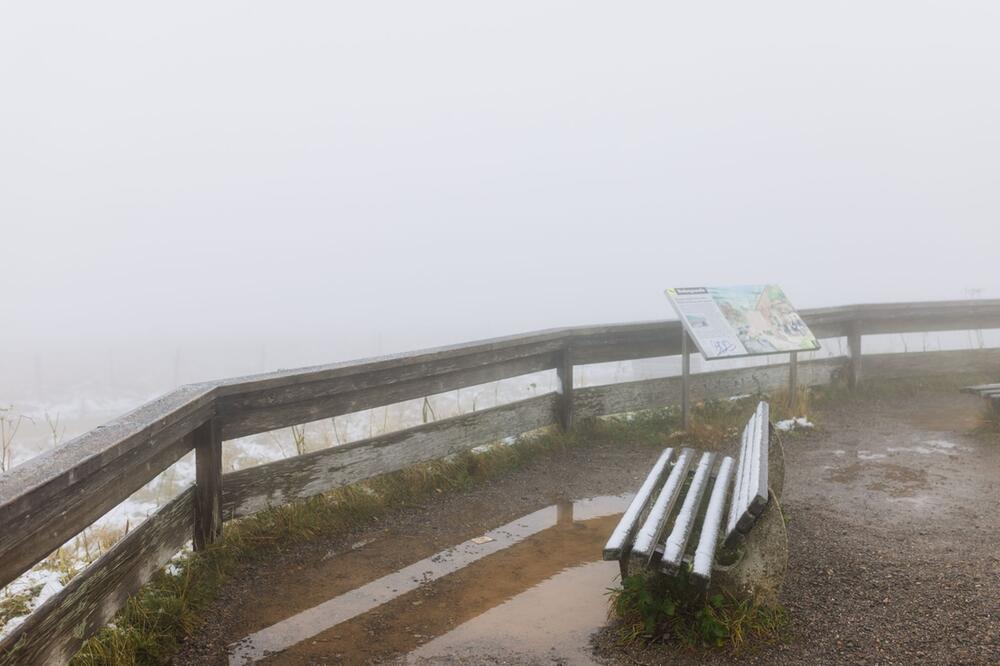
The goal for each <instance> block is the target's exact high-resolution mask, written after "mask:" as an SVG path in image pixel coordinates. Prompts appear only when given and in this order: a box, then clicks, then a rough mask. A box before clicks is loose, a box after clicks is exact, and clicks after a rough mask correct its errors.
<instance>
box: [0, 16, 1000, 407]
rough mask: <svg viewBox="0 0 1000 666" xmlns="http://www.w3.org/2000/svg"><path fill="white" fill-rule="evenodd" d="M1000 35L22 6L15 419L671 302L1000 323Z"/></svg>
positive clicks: (695, 21) (856, 24) (774, 22)
mask: <svg viewBox="0 0 1000 666" xmlns="http://www.w3.org/2000/svg"><path fill="white" fill-rule="evenodd" d="M998 19H1000V8H998V7H997V6H996V4H995V3H991V2H966V3H961V4H960V5H955V4H954V3H941V2H902V1H898V2H883V3H874V4H873V3H863V2H848V3H836V4H830V5H817V4H815V3H809V4H803V3H795V2H781V3H754V4H752V5H745V4H739V3H630V4H626V5H620V4H615V5H612V4H608V3H598V2H547V3H537V2H506V3H495V4H491V5H486V4H482V3H466V2H424V3H401V2H400V3H392V2H367V3H353V4H348V3H335V4H330V3H309V2H302V3H293V4H288V3H278V4H274V3H246V2H217V3H208V4H206V3H192V2H174V3H169V4H164V5H159V6H153V5H148V4H136V3H127V2H119V3H111V2H96V3H68V2H67V3H31V4H24V3H20V4H17V5H8V6H7V7H5V8H4V9H3V10H2V18H0V96H2V104H0V146H2V149H0V225H2V229H0V231H2V233H0V243H2V247H3V251H2V261H0V277H2V285H3V292H2V294H3V307H2V310H0V312H2V313H3V316H2V326H0V340H2V344H0V405H8V404H16V403H19V402H23V401H25V400H31V401H36V402H38V401H41V402H49V403H55V402H57V401H59V400H65V399H66V396H67V395H70V396H79V395H84V394H86V395H98V394H100V395H103V396H106V397H108V399H109V400H113V399H116V398H121V399H122V400H123V402H122V406H123V407H124V406H128V405H132V404H135V403H136V402H137V401H139V400H141V399H145V398H146V397H149V396H150V395H155V394H156V393H157V392H160V391H163V390H168V389H170V388H172V387H173V386H176V385H177V384H180V383H184V382H189V381H195V380H203V379H210V378H214V377H219V376H226V375H233V374H243V373H249V372H258V371H261V370H266V369H273V368H277V367H292V366H297V365H304V364H312V363H322V362H328V361H336V360H344V359H349V358H354V357H360V356H368V355H374V354H380V353H386V352H392V351H401V350H407V349H414V348H419V347H425V346H433V345H439V344H445V343H449V342H456V341H463V340H470V339H476V338H483V337H490V336H496V335H503V334H507V333H515V332H521V331H526V330H532V329H539V328H547V327H554V326H562V325H571V324H585V323H598V322H617V321H631V320H647V319H658V318H672V317H673V313H672V312H671V310H670V309H669V306H668V303H667V300H666V299H665V297H664V296H663V289H664V288H665V287H667V286H672V285H698V284H741V283H759V282H776V283H779V284H781V285H783V286H784V288H785V290H786V292H787V293H788V295H789V297H790V298H791V299H792V301H793V302H794V303H795V304H796V305H798V306H800V307H808V306H818V305H828V304H829V305H835V304H846V303H856V302H878V301H892V300H930V299H957V298H965V297H969V296H972V297H998V296H1000V278H998V277H997V272H996V252H997V248H998V247H1000V242H998V241H1000V232H998V231H997V213H998V211H1000V189H998V188H997V187H996V174H997V172H998V166H1000V165H998V164H997V160H998V159H1000V158H998V156H1000V131H998V125H997V122H996V118H997V117H998V111H1000V95H998V92H997V91H998V90H1000V87H998V85H997V83H998V78H1000V76H998V75H1000V43H998V42H997V40H996V35H997V34H998V32H1000V20H998ZM53 410H55V408H53ZM111 411H113V410H111Z"/></svg>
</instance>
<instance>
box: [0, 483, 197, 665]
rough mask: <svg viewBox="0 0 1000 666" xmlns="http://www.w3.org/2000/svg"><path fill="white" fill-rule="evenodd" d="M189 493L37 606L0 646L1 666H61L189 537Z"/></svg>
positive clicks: (192, 505)
mask: <svg viewBox="0 0 1000 666" xmlns="http://www.w3.org/2000/svg"><path fill="white" fill-rule="evenodd" d="M193 510H194V491H193V490H192V489H191V488H189V489H187V490H185V491H184V492H183V493H181V494H180V495H179V496H178V497H177V498H176V499H174V500H173V501H171V502H169V503H168V504H167V505H165V506H164V507H163V508H161V509H160V510H159V511H157V512H156V513H155V514H153V515H152V516H150V517H149V518H148V519H147V520H146V521H145V522H143V523H142V524H141V525H139V526H138V527H137V528H135V529H134V530H132V531H131V532H129V533H128V535H126V536H125V538H123V539H122V540H121V541H119V542H118V543H117V544H116V545H115V546H114V547H113V548H111V550H109V551H108V552H107V553H105V554H104V555H102V556H101V557H100V558H98V559H97V561H95V562H94V563H93V564H91V565H90V566H89V567H87V568H86V569H85V570H84V571H83V572H82V573H80V574H79V575H78V576H76V578H74V579H73V580H72V581H70V583H69V584H68V585H67V586H66V587H65V588H63V590H62V591H60V592H59V593H58V594H56V595H54V596H52V597H51V598H50V599H48V600H47V601H46V602H45V603H43V604H42V605H41V606H39V607H38V608H37V609H36V610H35V612H34V613H32V614H31V615H30V616H29V617H28V618H27V619H26V620H25V621H24V623H23V624H21V625H20V626H18V627H17V628H16V629H14V630H13V631H12V632H11V633H10V634H9V635H8V636H7V637H6V638H4V639H3V641H0V664H3V665H4V666H14V665H18V666H20V665H22V664H23V665H24V666H35V665H38V664H46V665H53V666H55V665H57V664H66V663H68V662H69V660H70V659H71V658H72V657H73V655H74V654H75V653H76V651H77V650H78V649H79V647H80V646H81V645H82V644H83V641H84V640H86V638H88V637H89V636H91V635H93V634H94V633H95V632H96V631H97V630H98V629H100V628H101V627H103V626H104V625H105V624H107V622H108V621H109V620H110V619H111V618H112V617H113V616H114V614H115V612H117V611H118V609H119V608H121V607H122V606H123V605H124V604H125V601H126V600H127V599H128V597H129V595H131V594H133V593H135V592H136V591H137V590H138V589H139V587H140V586H142V584H143V583H145V582H147V581H148V580H149V579H150V578H151V577H152V575H153V573H155V572H156V571H157V570H158V569H160V567H162V566H163V565H164V564H166V563H167V562H168V561H169V560H170V558H171V557H173V556H174V555H175V554H176V553H177V552H178V551H179V550H180V549H181V548H183V546H184V544H185V543H187V541H188V540H189V539H190V538H191V530H192V529H193V522H192V516H193Z"/></svg>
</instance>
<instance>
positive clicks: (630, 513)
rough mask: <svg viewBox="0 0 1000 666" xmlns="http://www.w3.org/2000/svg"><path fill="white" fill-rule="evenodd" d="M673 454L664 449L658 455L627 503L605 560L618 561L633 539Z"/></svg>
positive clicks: (612, 535) (606, 547)
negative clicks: (644, 478) (640, 485)
mask: <svg viewBox="0 0 1000 666" xmlns="http://www.w3.org/2000/svg"><path fill="white" fill-rule="evenodd" d="M673 454H674V450H673V448H672V447H671V448H667V449H664V451H663V453H661V454H660V457H659V458H658V459H657V461H656V464H655V465H653V469H652V470H651V471H650V472H649V475H648V476H647V477H646V480H645V481H643V483H642V487H641V488H639V491H638V492H637V493H636V494H635V497H634V498H632V502H631V503H629V505H628V508H627V509H626V510H625V513H624V514H623V515H622V519H621V521H619V523H618V526H617V527H616V528H615V531H614V532H612V534H611V538H610V539H608V543H607V544H605V546H604V559H605V560H617V559H619V558H620V557H621V556H622V554H623V553H624V551H625V550H626V549H627V548H628V545H629V544H630V543H631V542H632V539H633V538H635V533H636V531H637V530H638V529H639V524H640V523H639V521H641V520H642V518H643V514H644V513H645V511H646V508H647V507H648V506H649V504H650V502H651V501H652V499H653V494H654V492H655V491H656V489H657V488H658V487H659V486H660V482H661V481H663V477H664V476H665V475H666V473H667V469H668V467H669V465H670V459H671V457H673Z"/></svg>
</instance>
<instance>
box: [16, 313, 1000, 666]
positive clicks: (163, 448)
mask: <svg viewBox="0 0 1000 666" xmlns="http://www.w3.org/2000/svg"><path fill="white" fill-rule="evenodd" d="M802 316H803V318H804V319H805V321H806V322H807V323H808V324H809V326H810V327H811V328H812V330H813V332H814V333H815V334H816V335H817V337H820V338H833V337H846V338H847V340H848V346H849V350H850V353H849V354H848V355H847V356H840V357H834V358H825V359H817V360H811V361H805V362H800V363H798V367H797V368H796V374H797V379H798V383H799V385H817V384H825V383H828V382H831V381H833V380H834V379H835V378H836V377H837V376H838V375H843V376H844V377H845V378H846V379H847V380H849V381H850V382H851V383H852V384H854V383H857V382H858V381H860V380H861V378H862V373H863V372H864V373H868V374H871V375H879V376H903V375H907V374H935V373H949V372H961V371H963V370H969V369H982V370H985V369H986V368H987V367H988V368H1000V350H996V349H985V350H972V351H958V352H926V353H920V354H885V355H874V356H872V355H870V356H867V357H865V364H864V367H862V351H861V338H862V336H864V335H870V334H880V333H907V332H919V331H946V330H974V329H990V328H1000V300H989V301H986V300H980V301H958V302H936V303H893V304H880V305H852V306H844V307H835V308H824V309H814V310H806V311H803V312H802ZM681 335H682V330H681V326H680V323H679V322H677V321H657V322H647V323H636V324H615V325H607V326H588V327H577V328H562V329H552V330H547V331H540V332H536V333H527V334H523V335H514V336H509V337H503V338H495V339H492V340H484V341H480V342H472V343H467V344H460V345H453V346H449V347H441V348H438V349H430V350H426V351H419V352H413V353H407V354H398V355H394V356H386V357H382V358H376V359H369V360H362V361H353V362H347V363H338V364H333V365H325V366H317V367H312V368H302V369H299V370H291V371H280V372H274V373H269V374H262V375H255V376H251V377H242V378H237V379H229V380H225V381H220V382H210V383H205V384H194V385H189V386H184V387H182V388H180V389H177V390H176V391H174V392H172V393H169V394H167V395H165V396H163V397H161V398H159V399H157V400H154V401H153V402H150V403H148V404H145V405H143V406H141V407H139V408H138V409H136V410H135V411H133V412H131V413H129V414H126V415H125V416H123V417H121V418H119V419H116V420H114V421H112V422H110V423H108V424H107V425H104V426H101V427H99V428H97V429H95V430H93V431H91V432H88V433H86V434H84V435H82V436H80V437H77V438H76V439H74V440H72V441H71V442H69V443H67V444H64V445H63V446H60V447H58V448H56V449H53V450H51V451H49V452H47V453H44V454H42V455H39V456H38V457H36V458H34V459H32V460H30V461H28V462H26V463H23V464H21V465H19V466H17V467H15V468H14V469H12V470H10V471H9V472H7V473H6V474H4V475H2V476H0V587H2V586H5V585H7V584H8V583H10V582H11V581H13V580H15V579H16V578H17V577H18V576H20V575H21V574H23V573H24V572H26V571H27V570H28V569H30V568H31V567H32V566H34V565H35V564H37V563H38V562H40V561H41V560H42V559H44V558H45V557H46V556H48V554H49V553H51V552H52V551H53V550H55V549H56V548H58V547H59V546H60V545H62V544H64V543H66V542H67V541H68V540H70V539H71V538H73V537H74V536H75V535H77V534H78V533H80V532H81V531H82V530H83V529H84V528H86V527H87V526H89V525H90V524H92V523H93V522H94V521H95V520H97V519H98V518H100V517H101V516H102V515H104V514H105V513H106V512H107V511H108V510H110V509H111V508H113V507H114V506H116V505H117V504H119V503H120V502H122V501H123V500H125V499H126V498H128V497H129V496H130V495H131V494H132V493H134V492H135V491H137V490H138V489H140V488H141V487H142V486H144V485H145V484H146V483H148V482H149V481H151V480H152V479H153V478H154V477H156V476H157V475H158V474H160V473H161V472H162V471H164V470H165V469H167V468H168V467H169V466H170V465H172V464H173V463H174V462H176V461H177V460H178V459H179V458H181V457H182V456H184V455H185V454H186V453H188V452H190V451H192V450H194V451H195V452H196V453H195V458H196V483H195V484H194V485H193V486H192V487H190V488H188V489H187V490H185V491H183V492H182V493H180V494H179V495H178V496H177V497H175V498H174V499H173V500H172V501H170V502H169V503H168V504H167V505H166V506H164V507H162V508H161V509H160V510H159V511H157V512H156V513H154V514H153V515H152V516H150V517H149V518H148V519H147V520H146V521H144V522H143V523H142V524H141V525H140V526H138V527H137V528H136V529H133V530H132V531H131V532H129V533H128V535H127V536H125V537H124V538H123V539H122V540H121V541H120V542H119V543H118V544H116V545H115V546H114V547H113V548H111V549H110V550H109V551H108V552H107V553H105V554H104V555H103V556H102V557H100V558H99V559H98V560H96V561H95V562H93V563H92V564H91V565H90V566H89V567H88V568H87V569H85V570H84V571H83V572H82V573H80V574H79V575H78V576H76V577H75V578H74V579H73V580H72V581H71V582H70V583H69V584H68V585H67V586H66V587H65V588H64V589H63V590H62V591H61V592H59V593H58V594H56V595H54V596H53V597H51V598H49V599H48V600H47V601H46V602H45V603H43V604H42V605H41V606H39V608H37V609H36V610H35V612H34V613H32V615H30V616H29V617H28V618H27V619H26V620H25V621H24V622H23V623H22V624H21V625H20V626H18V627H17V628H15V629H14V630H13V631H12V632H11V633H10V634H9V635H8V636H7V637H6V638H5V639H4V640H3V641H2V642H0V663H3V662H5V661H6V662H10V663H25V664H42V663H44V664H51V663H64V662H66V661H68V660H69V659H70V658H71V657H72V655H73V654H74V653H75V651H76V650H77V649H78V648H79V646H80V645H81V643H82V642H83V641H84V640H85V639H86V638H87V637H89V636H90V635H92V634H93V633H94V632H95V631H97V630H98V629H99V628H101V627H102V626H103V625H104V624H105V623H107V622H108V621H109V620H110V619H111V617H112V616H113V615H114V613H115V612H116V611H117V610H118V609H119V608H120V607H121V606H122V605H123V604H124V602H125V600H126V599H127V598H128V596H129V595H130V594H132V593H134V592H135V591H136V590H137V589H138V588H139V587H140V586H141V585H142V584H143V583H144V582H146V581H147V580H149V578H150V576H151V575H152V574H153V573H154V572H155V571H156V570H157V569H159V568H160V567H162V566H163V565H164V564H165V563H166V562H167V561H168V560H169V559H170V558H171V557H173V556H174V555H175V554H176V553H177V552H178V551H180V550H181V549H182V548H183V547H184V545H185V544H186V543H187V542H188V541H192V542H193V544H194V548H195V549H201V548H204V547H205V546H206V545H209V544H211V543H212V542H213V541H215V540H217V539H218V538H219V537H220V535H221V533H222V523H223V522H224V521H225V520H229V519H232V518H239V517H241V516H246V515H249V514H252V513H254V512H257V511H260V510H262V509H265V508H267V507H270V506H275V505H280V504H283V503H286V502H290V501H293V500H296V499H300V498H304V497H309V496H311V495H315V494H318V493H322V492H326V491H328V490H331V489H333V488H336V487H338V486H343V485H345V484H350V483H354V482H357V481H360V480H362V479H366V478H370V477H372V476H376V475H379V474H384V473H387V472H391V471H394V470H398V469H401V468H404V467H407V466H409V465H413V464H416V463H419V462H423V461H428V460H433V459H437V458H441V457H444V456H447V455H449V454H452V453H456V452H458V451H463V450H467V449H470V448H473V447H475V446H478V445H481V444H484V443H488V442H493V441H497V440H500V439H502V438H504V437H508V436H514V435H518V434H521V433H524V432H527V431H530V430H534V429H538V428H542V427H545V426H550V425H557V424H558V425H561V426H562V427H564V428H566V427H569V426H570V425H571V424H572V422H573V420H574V419H579V418H588V417H595V416H602V415H607V414H615V413H621V412H626V411H635V410H641V409H647V408H653V407H661V406H666V405H673V404H678V403H679V402H680V393H681V391H680V379H679V378H678V377H667V378H662V379H652V380H644V381H633V382H627V383H619V384H610V385H605V386H595V387H586V388H575V389H574V385H573V384H574V382H573V372H574V367H576V366H580V365H586V364H592V363H603V362H609V361H624V360H631V359H641V358H652V357H662V356H674V355H677V354H679V353H680V351H681ZM553 369H554V370H556V372H557V376H558V385H559V387H560V388H559V390H558V391H556V392H553V393H549V394H546V395H540V396H537V397H532V398H529V399H526V400H520V401H517V402H512V403H508V404H504V405H500V406H496V407H492V408H489V409H483V410H480V411H475V412H472V413H469V414H464V415H461V416H456V417H453V418H447V419H443V420H440V421H435V422H431V423H427V424H424V425H420V426H417V427H413V428H408V429H405V430H400V431H397V432H393V433H389V434H385V435H380V436H378V437H373V438H370V439H367V440H363V441H358V442H353V443H350V444H346V445H342V446H334V447H331V448H328V449H324V450H320V451H315V452H312V453H307V454H305V455H301V456H297V457H294V458H288V459H284V460H279V461H277V462H271V463H267V464H263V465H259V466H256V467H252V468H249V469H243V470H240V471H237V472H231V473H228V474H223V473H222V465H221V453H222V443H223V441H224V440H229V439H235V438H238V437H243V436H247V435H252V434H255V433H260V432H264V431H268V430H274V429H276V428H282V427H286V426H291V425H295V424H301V423H307V422H310V421H315V420H319V419H325V418H330V417H334V416H338V415H343V414H348V413H351V412H357V411H359V410H364V409H369V408H372V407H379V406H384V405H389V404H393V403H398V402H401V401H405V400H409V399H413V398H422V397H425V396H429V395H433V394H437V393H442V392H445V391H449V390H455V389H460V388H464V387H469V386H475V385H479V384H484V383H487V382H492V381H496V380H501V379H508V378H512V377H517V376H520V375H526V374H531V373H535V372H539V371H545V370H553ZM789 372H790V368H789V366H788V365H787V364H776V365H767V366H758V367H749V368H739V369H734V370H723V371H715V372H703V373H699V374H696V375H694V376H693V377H692V386H691V391H692V395H693V397H694V398H695V399H707V398H717V397H724V396H729V395H735V394H743V393H752V392H755V391H770V390H774V389H776V388H781V387H782V386H784V385H785V382H786V381H787V378H788V375H789Z"/></svg>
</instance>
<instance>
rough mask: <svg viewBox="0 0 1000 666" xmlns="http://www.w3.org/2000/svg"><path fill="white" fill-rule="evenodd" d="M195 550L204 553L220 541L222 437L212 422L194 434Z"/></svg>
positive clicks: (215, 423) (217, 422)
mask: <svg viewBox="0 0 1000 666" xmlns="http://www.w3.org/2000/svg"><path fill="white" fill-rule="evenodd" d="M192 439H193V442H194V451H195V488H194V539H193V544H194V549H195V550H203V549H205V548H206V547H207V546H209V545H211V544H213V543H215V542H216V541H218V540H219V539H220V538H221V537H222V437H221V436H220V431H219V421H218V420H217V419H212V420H211V421H208V422H207V423H205V424H204V425H202V426H201V427H200V428H198V429H197V430H195V431H194V433H193V436H192Z"/></svg>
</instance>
